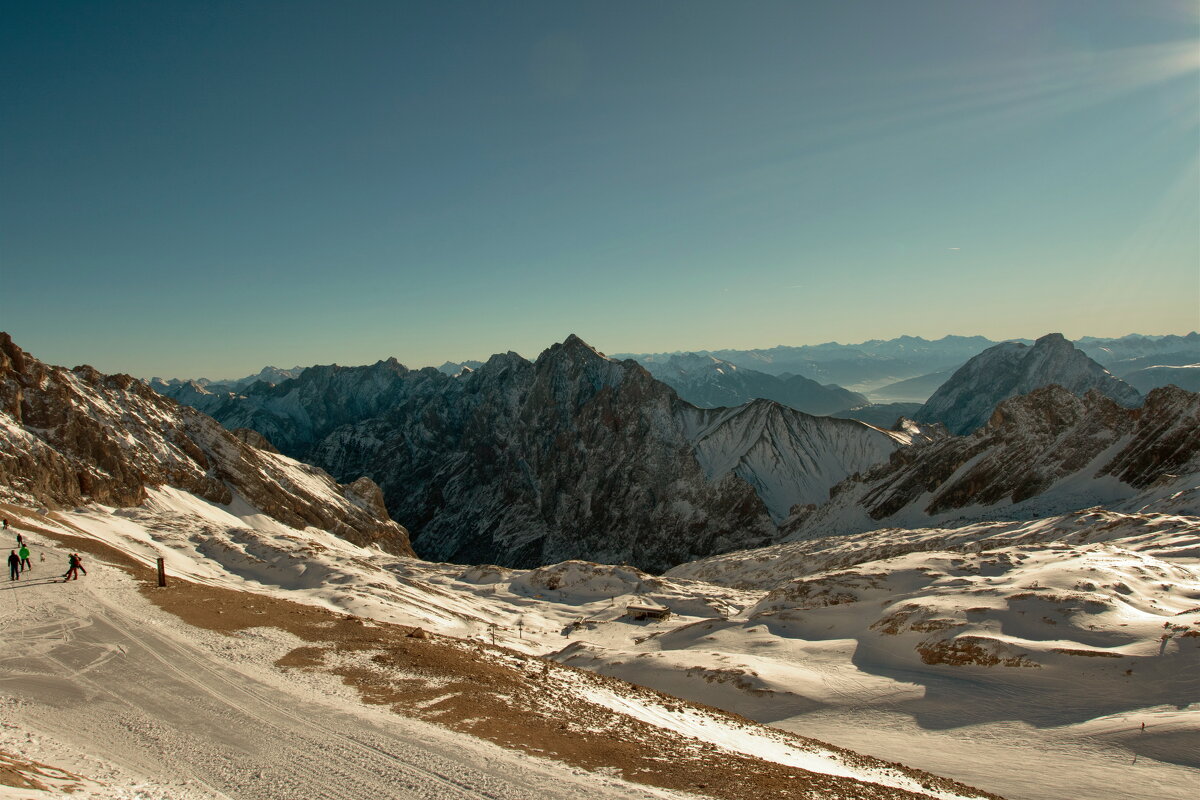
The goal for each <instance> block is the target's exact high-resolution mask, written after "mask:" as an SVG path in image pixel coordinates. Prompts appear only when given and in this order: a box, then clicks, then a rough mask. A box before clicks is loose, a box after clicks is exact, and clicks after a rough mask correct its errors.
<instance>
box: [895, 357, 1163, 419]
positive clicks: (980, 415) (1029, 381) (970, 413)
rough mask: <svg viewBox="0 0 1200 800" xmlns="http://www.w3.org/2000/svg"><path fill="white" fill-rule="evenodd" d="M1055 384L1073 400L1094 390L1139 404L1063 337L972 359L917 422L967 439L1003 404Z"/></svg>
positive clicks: (1129, 388) (1121, 383) (1138, 399)
mask: <svg viewBox="0 0 1200 800" xmlns="http://www.w3.org/2000/svg"><path fill="white" fill-rule="evenodd" d="M1050 384H1057V385H1058V386H1061V387H1063V388H1065V389H1067V390H1068V391H1071V392H1074V393H1075V394H1080V395H1081V394H1084V393H1085V392H1088V391H1091V390H1093V389H1094V390H1096V391H1098V392H1100V393H1101V394H1103V395H1106V396H1107V397H1110V398H1112V399H1113V400H1115V401H1116V402H1118V403H1120V404H1121V405H1123V406H1126V407H1132V406H1136V405H1138V404H1139V403H1140V402H1141V395H1140V394H1138V391H1137V390H1136V389H1134V388H1133V387H1132V386H1130V385H1129V384H1127V383H1125V382H1124V381H1122V380H1120V379H1119V378H1116V377H1114V376H1113V375H1111V374H1110V373H1109V372H1108V370H1106V369H1104V367H1102V366H1100V365H1099V364H1097V363H1096V362H1095V361H1092V360H1091V359H1090V358H1088V357H1087V356H1086V355H1084V353H1083V352H1082V351H1080V350H1077V349H1076V348H1075V346H1074V345H1072V344H1071V343H1070V342H1069V341H1067V340H1066V339H1065V338H1063V335H1062V334H1061V333H1051V334H1047V335H1046V336H1043V337H1042V338H1040V339H1038V340H1037V341H1036V342H1034V344H1033V346H1032V347H1029V346H1027V345H1024V344H1021V343H1020V342H1004V343H1003V344H998V345H996V346H995V347H989V348H988V349H987V350H985V351H983V352H982V353H980V354H979V355H977V356H975V357H974V358H972V359H971V360H970V361H968V362H967V363H966V364H964V365H963V366H962V367H961V368H959V369H958V371H957V372H955V373H954V375H953V376H951V378H950V380H948V381H946V382H945V383H944V384H942V386H941V387H939V388H938V390H937V391H936V392H934V393H933V396H931V397H930V398H929V400H928V401H927V402H926V403H925V405H924V406H922V407H921V409H920V410H919V411H917V413H916V414H915V415H914V417H913V418H914V419H916V420H917V421H918V422H941V423H942V424H944V425H945V426H946V428H947V429H949V431H950V432H951V433H954V434H959V435H963V434H967V433H970V432H971V431H974V430H975V429H977V428H979V427H980V426H982V425H983V424H984V423H985V422H987V421H988V419H989V418H990V417H991V415H992V411H993V409H995V408H996V406H997V405H998V404H999V403H1000V402H1001V401H1003V400H1007V399H1008V398H1010V397H1015V396H1017V395H1021V394H1028V393H1029V392H1032V391H1033V390H1034V389H1038V388H1040V387H1042V386H1049V385H1050Z"/></svg>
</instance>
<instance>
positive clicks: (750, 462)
mask: <svg viewBox="0 0 1200 800" xmlns="http://www.w3.org/2000/svg"><path fill="white" fill-rule="evenodd" d="M684 419H685V424H686V430H687V433H688V438H689V439H690V440H691V441H692V442H693V444H694V446H695V449H696V457H697V458H698V459H699V461H700V464H701V465H702V466H703V467H704V471H705V473H706V474H707V475H709V476H710V478H716V477H718V476H721V475H726V474H729V473H732V474H734V475H737V476H738V477H740V478H742V479H743V480H745V481H746V482H747V483H749V484H750V485H751V486H753V487H754V489H755V491H756V492H757V493H758V496H759V497H761V498H762V500H763V502H764V503H765V504H766V506H767V509H768V510H769V511H770V512H771V515H772V517H774V518H775V519H776V520H777V521H778V520H782V519H784V518H785V517H786V516H787V514H788V513H789V512H790V511H791V509H792V507H793V506H797V505H816V504H818V503H823V502H825V500H826V499H827V498H828V497H829V488H830V487H831V486H833V485H834V484H836V483H839V482H840V481H841V480H843V479H844V478H846V477H848V476H850V475H852V474H855V473H857V472H859V471H861V470H864V469H867V468H868V467H870V466H872V465H874V464H878V463H881V462H883V461H886V460H887V458H888V456H890V455H891V453H892V452H893V451H894V450H896V449H897V447H901V446H908V445H911V444H913V442H914V440H920V441H923V440H924V439H925V437H924V436H923V435H922V434H920V433H916V432H912V431H883V430H880V429H878V428H873V427H871V426H869V425H864V424H862V423H859V422H857V421H854V420H840V419H834V418H831V417H814V416H810V415H808V414H803V413H800V412H797V411H794V410H793V409H790V408H785V407H783V406H781V405H779V404H778V403H772V402H770V401H767V400H756V401H754V402H752V403H749V404H747V405H744V406H739V407H738V408H731V409H725V408H721V409H712V410H701V409H684Z"/></svg>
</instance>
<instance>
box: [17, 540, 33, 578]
mask: <svg viewBox="0 0 1200 800" xmlns="http://www.w3.org/2000/svg"><path fill="white" fill-rule="evenodd" d="M17 555H18V556H19V557H20V558H21V572H24V571H25V570H27V569H33V564H30V563H29V548H28V547H26V546H25V545H23V544H22V545H21V549H20V550H18V551H17Z"/></svg>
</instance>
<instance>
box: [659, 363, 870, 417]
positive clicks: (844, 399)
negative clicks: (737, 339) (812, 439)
mask: <svg viewBox="0 0 1200 800" xmlns="http://www.w3.org/2000/svg"><path fill="white" fill-rule="evenodd" d="M643 366H645V367H646V369H647V370H649V371H650V374H651V375H653V376H654V377H656V378H658V379H659V380H660V381H662V382H663V383H665V384H667V385H668V386H670V387H671V388H672V389H674V390H675V391H676V392H677V393H678V394H679V396H680V397H682V398H683V399H684V400H687V401H688V402H689V403H691V404H692V405H695V406H699V407H700V408H732V407H734V406H740V405H744V404H746V403H749V402H750V401H752V400H756V399H762V400H774V401H775V402H776V403H779V404H781V405H785V406H788V407H789V408H794V409H796V410H797V411H803V412H805V413H808V414H832V413H833V412H835V411H842V410H844V409H847V408H852V407H854V406H860V405H863V404H865V403H867V402H868V401H867V398H866V397H865V396H864V395H861V394H859V393H857V392H851V391H849V390H847V389H843V388H842V387H840V386H837V385H834V384H829V385H826V386H822V385H821V384H819V383H817V382H816V381H814V380H809V379H808V378H805V377H803V376H800V375H789V376H787V377H777V376H775V375H768V374H766V373H765V372H758V371H756V370H753V369H745V368H739V367H737V366H736V365H734V364H731V363H730V362H728V361H722V360H721V359H719V358H715V357H714V356H709V355H701V354H698V353H685V354H681V355H672V356H671V357H670V358H668V359H667V360H666V361H654V360H651V361H648V362H646V363H645V364H643Z"/></svg>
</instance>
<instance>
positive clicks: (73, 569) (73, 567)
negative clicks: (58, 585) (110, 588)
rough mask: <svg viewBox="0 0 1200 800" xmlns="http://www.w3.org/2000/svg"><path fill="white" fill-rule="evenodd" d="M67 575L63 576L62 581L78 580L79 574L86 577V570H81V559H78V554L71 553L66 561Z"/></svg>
mask: <svg viewBox="0 0 1200 800" xmlns="http://www.w3.org/2000/svg"><path fill="white" fill-rule="evenodd" d="M67 564H68V566H67V574H66V575H63V580H64V581H77V580H79V573H80V572H82V573H83V574H84V575H87V570H86V569H84V568H83V559H82V558H80V557H79V553H71V557H70V558H68V559H67Z"/></svg>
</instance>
